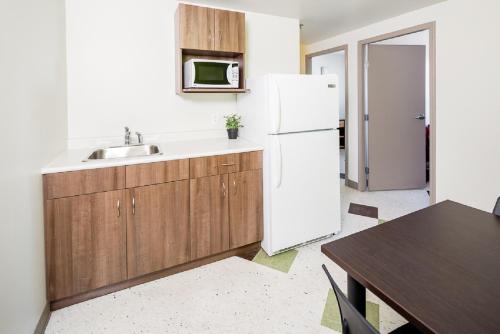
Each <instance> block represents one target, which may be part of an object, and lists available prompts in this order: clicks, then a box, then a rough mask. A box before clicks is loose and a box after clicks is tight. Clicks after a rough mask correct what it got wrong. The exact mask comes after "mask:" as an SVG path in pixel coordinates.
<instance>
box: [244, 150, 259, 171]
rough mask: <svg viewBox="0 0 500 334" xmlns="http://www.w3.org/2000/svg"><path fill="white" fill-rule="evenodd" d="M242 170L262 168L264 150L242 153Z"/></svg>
mask: <svg viewBox="0 0 500 334" xmlns="http://www.w3.org/2000/svg"><path fill="white" fill-rule="evenodd" d="M239 158H240V172H244V171H247V170H255V169H262V151H253V152H246V153H240V156H239Z"/></svg>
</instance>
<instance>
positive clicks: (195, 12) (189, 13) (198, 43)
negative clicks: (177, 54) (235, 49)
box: [178, 4, 215, 50]
mask: <svg viewBox="0 0 500 334" xmlns="http://www.w3.org/2000/svg"><path fill="white" fill-rule="evenodd" d="M214 14H215V13H214V9H213V8H207V7H199V6H192V5H186V4H179V11H178V15H179V17H178V22H179V47H180V48H181V49H192V50H214Z"/></svg>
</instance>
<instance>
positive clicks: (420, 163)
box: [358, 23, 435, 203]
mask: <svg viewBox="0 0 500 334" xmlns="http://www.w3.org/2000/svg"><path fill="white" fill-rule="evenodd" d="M434 43H435V28H434V23H429V24H425V25H421V26H417V27H413V28H409V29H405V30H401V31H397V32H394V33H390V34H386V35H381V36H377V37H374V38H370V39H367V40H364V41H360V42H359V44H358V52H359V54H358V66H359V67H358V70H359V72H358V75H359V78H358V80H359V83H360V84H359V97H358V98H359V106H360V108H359V115H358V118H359V143H360V145H359V152H358V153H359V181H360V182H359V189H360V190H370V191H375V190H401V189H423V188H426V187H428V188H429V193H430V196H431V203H434V198H435V197H434V189H435V173H434V172H435V171H434V161H435V140H434V138H435V133H434V129H435V83H434V81H435V51H434V50H435V47H434Z"/></svg>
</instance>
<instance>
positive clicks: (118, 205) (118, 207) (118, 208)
mask: <svg viewBox="0 0 500 334" xmlns="http://www.w3.org/2000/svg"><path fill="white" fill-rule="evenodd" d="M116 209H117V210H118V217H120V214H121V212H120V200H118V201H117V202H116Z"/></svg>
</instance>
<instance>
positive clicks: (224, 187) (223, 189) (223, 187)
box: [222, 182, 226, 197]
mask: <svg viewBox="0 0 500 334" xmlns="http://www.w3.org/2000/svg"><path fill="white" fill-rule="evenodd" d="M222 195H223V196H224V197H226V184H225V183H224V182H222Z"/></svg>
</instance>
